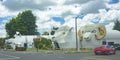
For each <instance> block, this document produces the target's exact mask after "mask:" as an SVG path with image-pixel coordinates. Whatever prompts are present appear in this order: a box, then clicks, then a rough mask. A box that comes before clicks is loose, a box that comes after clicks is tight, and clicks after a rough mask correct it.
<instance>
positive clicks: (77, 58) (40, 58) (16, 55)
mask: <svg viewBox="0 0 120 60" xmlns="http://www.w3.org/2000/svg"><path fill="white" fill-rule="evenodd" d="M119 59H120V51H117V52H116V55H94V53H37V52H10V51H0V60H119Z"/></svg>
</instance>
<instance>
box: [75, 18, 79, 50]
mask: <svg viewBox="0 0 120 60" xmlns="http://www.w3.org/2000/svg"><path fill="white" fill-rule="evenodd" d="M77 18H78V16H77V17H75V38H76V50H77V51H79V50H80V49H79V40H78V38H77V36H78V35H77Z"/></svg>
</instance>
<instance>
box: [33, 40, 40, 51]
mask: <svg viewBox="0 0 120 60" xmlns="http://www.w3.org/2000/svg"><path fill="white" fill-rule="evenodd" d="M33 41H34V45H35V47H36V48H37V52H38V49H39V46H38V43H39V42H40V38H34V39H33Z"/></svg>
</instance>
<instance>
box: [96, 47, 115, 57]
mask: <svg viewBox="0 0 120 60" xmlns="http://www.w3.org/2000/svg"><path fill="white" fill-rule="evenodd" d="M94 53H95V54H96V55H98V54H107V55H108V54H115V48H113V47H111V46H109V45H102V46H100V47H96V48H95V49H94Z"/></svg>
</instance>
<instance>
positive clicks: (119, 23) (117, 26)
mask: <svg viewBox="0 0 120 60" xmlns="http://www.w3.org/2000/svg"><path fill="white" fill-rule="evenodd" d="M114 23H115V25H114V27H113V29H114V30H118V31H120V22H119V21H118V20H116V21H115V22H114Z"/></svg>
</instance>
